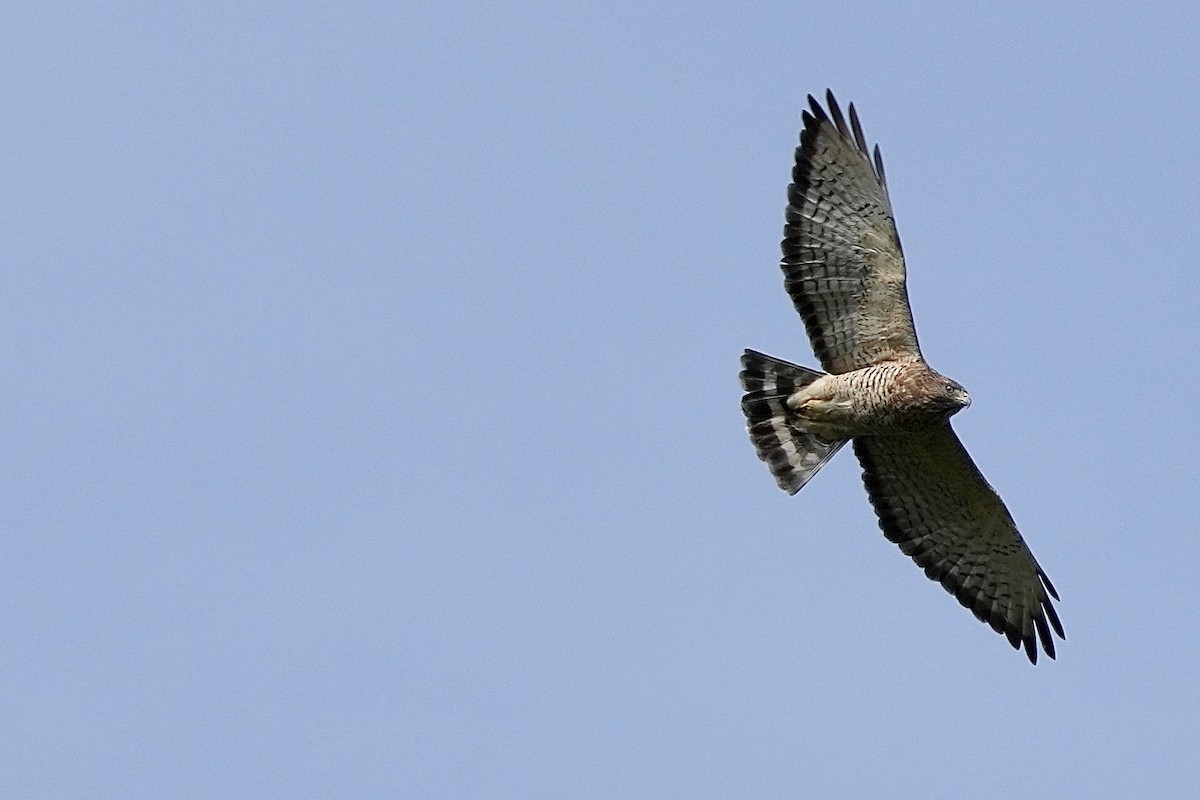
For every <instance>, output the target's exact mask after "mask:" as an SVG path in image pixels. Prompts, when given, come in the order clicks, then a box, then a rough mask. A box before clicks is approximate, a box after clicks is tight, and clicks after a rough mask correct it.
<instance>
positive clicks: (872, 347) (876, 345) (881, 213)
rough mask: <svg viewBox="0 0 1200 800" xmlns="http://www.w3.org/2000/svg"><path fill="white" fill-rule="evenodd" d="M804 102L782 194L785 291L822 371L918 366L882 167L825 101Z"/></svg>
mask: <svg viewBox="0 0 1200 800" xmlns="http://www.w3.org/2000/svg"><path fill="white" fill-rule="evenodd" d="M825 99H826V101H827V103H828V105H829V113H828V114H827V113H826V112H825V109H823V108H822V107H821V105H820V103H818V102H817V101H816V100H814V99H813V97H812V96H811V95H809V98H808V103H809V106H811V112H809V111H805V112H804V115H803V119H804V131H803V132H802V133H801V134H800V146H799V147H798V148H796V166H795V168H794V169H793V170H792V185H791V186H790V187H789V188H788V208H787V225H786V227H785V228H784V239H783V262H782V264H781V266H782V267H783V272H784V275H785V276H786V277H785V280H784V286H785V287H786V288H787V291H788V294H789V295H791V297H792V302H793V303H794V304H795V306H796V310H797V311H799V312H800V316H801V317H803V319H804V326H805V328H806V329H807V330H808V338H809V339H810V340H811V341H812V346H813V350H814V351H816V354H817V358H819V359H820V360H821V364H822V365H823V366H824V367H825V369H826V371H828V372H832V373H841V372H849V371H851V370H855V369H861V368H863V367H869V366H871V365H873V364H879V363H883V362H887V361H907V360H914V359H919V358H920V357H921V351H920V349H919V348H918V346H917V334H916V331H915V330H914V328H913V321H912V312H911V311H910V309H909V305H908V292H907V290H906V289H905V286H904V255H903V253H902V252H901V250H900V237H899V235H898V234H897V233H896V222H895V219H894V218H893V216H892V204H891V201H890V200H888V194H887V183H886V181H885V179H884V175H883V159H882V158H881V157H880V155H879V147H878V146H876V147H875V157H874V161H872V159H871V156H870V155H868V152H867V140H866V138H865V137H864V136H863V132H862V126H861V125H860V124H859V121H858V113H857V112H856V111H855V110H854V106H853V105H851V106H850V125H849V126H847V124H846V120H845V118H844V117H843V116H842V111H841V109H840V108H838V105H837V101H836V100H834V97H833V93H832V92H827V93H826V95H825Z"/></svg>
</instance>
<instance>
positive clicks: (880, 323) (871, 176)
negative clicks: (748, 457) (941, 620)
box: [741, 92, 1066, 664]
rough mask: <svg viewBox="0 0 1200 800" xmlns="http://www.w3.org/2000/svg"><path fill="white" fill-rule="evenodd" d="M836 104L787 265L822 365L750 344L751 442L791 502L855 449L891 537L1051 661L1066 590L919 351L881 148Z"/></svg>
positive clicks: (788, 242) (814, 133)
mask: <svg viewBox="0 0 1200 800" xmlns="http://www.w3.org/2000/svg"><path fill="white" fill-rule="evenodd" d="M825 99H826V106H827V109H826V108H822V106H821V104H820V103H819V102H818V101H816V100H815V99H813V97H812V96H811V95H810V96H809V98H808V103H809V107H810V110H808V111H805V112H804V114H803V121H804V131H803V132H802V133H801V134H800V146H799V147H798V148H796V164H795V168H794V169H793V170H792V184H791V186H790V187H789V188H788V206H787V224H786V226H785V228H784V239H783V262H782V264H781V266H782V268H783V273H784V276H785V279H784V287H785V288H786V289H787V292H788V294H789V295H790V296H791V298H792V302H793V304H794V305H795V307H796V310H797V311H798V312H799V313H800V316H801V317H802V318H803V320H804V326H805V328H806V330H807V331H808V338H809V340H810V341H811V342H812V347H813V350H814V351H815V352H816V356H817V358H818V359H819V360H820V362H821V365H822V366H823V367H824V368H825V370H826V371H825V372H823V373H822V372H818V371H815V370H811V369H808V368H806V367H802V366H799V365H797V364H792V363H789V362H787V361H780V360H779V359H777V358H772V357H771V356H768V355H764V354H762V353H758V352H755V351H753V350H747V351H746V352H745V354H744V355H743V356H742V367H743V369H742V373H741V381H742V387H743V388H744V389H745V391H746V393H745V395H744V396H743V398H742V411H743V412H744V413H745V415H746V420H747V425H748V427H749V433H750V439H751V440H752V441H753V443H754V446H755V449H756V450H757V451H758V455H759V458H761V459H762V460H763V461H765V462H766V463H767V466H768V467H769V468H770V470H771V473H772V474H773V475H774V476H775V480H776V481H777V482H778V483H779V486H780V487H781V488H782V489H784V490H785V491H787V492H788V493H789V494H795V493H796V492H798V491H800V489H801V487H803V486H804V484H806V483H807V482H808V481H809V479H811V478H812V477H813V475H814V474H816V472H817V470H819V469H820V468H821V467H822V465H824V464H825V463H826V462H827V461H828V460H829V459H830V458H832V457H833V455H834V454H835V453H836V452H837V451H838V450H839V449H840V448H841V447H842V445H844V444H845V443H846V442H847V441H851V442H853V443H854V454H855V455H856V456H858V460H859V462H860V463H861V464H862V469H863V482H864V483H865V484H866V488H867V495H868V496H869V498H870V500H871V505H872V506H874V508H875V513H876V515H877V516H878V517H879V526H880V527H881V528H882V529H883V533H884V535H885V536H886V537H887V538H888V539H890V540H891V541H893V542H895V543H896V544H898V545H899V546H900V549H901V551H903V552H904V554H905V555H908V556H910V557H912V559H913V560H914V561H915V562H916V563H917V564H918V565H919V566H921V567H923V568H924V569H925V574H926V575H928V576H929V577H930V578H931V579H933V580H935V581H938V582H939V583H941V584H942V586H944V587H945V588H946V590H947V591H949V592H950V593H951V594H953V595H954V596H955V597H956V598H958V600H959V602H960V603H962V604H963V605H964V606H966V607H967V608H969V609H970V610H971V611H972V612H974V614H975V616H976V617H978V618H979V619H980V620H981V621H983V622H985V623H987V624H988V625H990V626H991V627H992V628H993V629H994V630H995V631H996V632H998V633H1000V634H1002V635H1004V636H1005V637H1007V639H1008V641H1009V643H1010V644H1012V646H1013V647H1014V648H1018V649H1019V648H1021V647H1022V646H1023V647H1024V649H1025V653H1026V655H1027V656H1028V658H1029V660H1030V661H1031V662H1032V663H1034V664H1036V663H1037V657H1038V643H1039V642H1040V643H1041V647H1042V649H1043V650H1044V651H1045V653H1046V655H1048V656H1049V657H1050V658H1054V639H1053V637H1052V636H1051V630H1053V631H1054V633H1055V634H1057V635H1058V637H1059V638H1060V639H1065V638H1066V637H1065V636H1064V634H1063V627H1062V623H1061V622H1059V619H1058V614H1057V612H1056V611H1055V609H1054V606H1053V605H1052V604H1051V598H1053V599H1055V600H1057V599H1058V593H1057V592H1055V590H1054V586H1053V585H1052V584H1051V583H1050V579H1049V578H1048V577H1046V573H1045V572H1044V571H1042V568H1041V567H1040V566H1039V565H1038V562H1037V560H1036V559H1035V558H1034V557H1033V553H1031V552H1030V551H1029V548H1028V547H1027V546H1026V545H1025V541H1024V540H1023V539H1022V538H1021V534H1020V533H1018V532H1017V526H1016V524H1015V523H1014V522H1013V518H1012V516H1011V515H1010V514H1009V513H1008V509H1007V508H1005V506H1004V503H1003V502H1002V501H1001V500H1000V496H999V495H998V494H996V491H995V490H994V489H992V487H991V486H989V485H988V483H987V481H986V480H984V477H983V475H982V474H980V472H979V470H978V469H977V468H976V467H975V464H974V462H972V461H971V457H970V456H969V455H967V451H966V449H964V448H963V446H962V444H961V443H960V442H959V440H958V436H956V435H955V433H954V430H953V428H951V427H950V417H952V416H953V415H954V414H956V413H958V412H959V411H961V410H962V409H964V408H966V407H967V406H968V405H970V402H971V400H970V397H969V396H968V395H967V392H966V391H965V390H964V389H963V387H962V386H960V385H959V384H957V383H955V382H954V381H952V380H950V379H949V378H946V377H944V376H942V375H939V374H938V373H937V372H935V371H934V370H933V369H932V368H931V367H930V366H929V365H928V364H927V363H926V362H925V359H924V357H923V356H922V355H921V349H920V347H918V345H917V334H916V331H915V329H914V328H913V320H912V312H911V310H910V308H909V304H908V292H907V290H906V289H905V267H904V255H903V253H902V251H901V249H900V238H899V235H898V234H897V232H896V223H895V219H894V217H893V215H892V205H891V202H890V201H889V199H888V193H887V180H886V178H885V177H884V172H883V159H882V158H881V157H880V154H879V147H878V146H876V147H875V150H874V154H873V156H872V154H871V153H870V152H869V151H868V148H867V141H866V138H865V137H864V136H863V131H862V125H861V124H860V123H859V120H858V114H857V112H856V111H855V110H854V106H853V105H851V106H850V107H849V124H847V122H846V117H845V116H843V114H842V111H841V109H840V108H839V107H838V104H837V101H836V100H835V99H834V96H833V93H832V92H826V95H825Z"/></svg>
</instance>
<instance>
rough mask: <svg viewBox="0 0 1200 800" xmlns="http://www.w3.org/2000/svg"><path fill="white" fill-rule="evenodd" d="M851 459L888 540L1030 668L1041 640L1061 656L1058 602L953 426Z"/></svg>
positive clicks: (865, 446) (872, 447) (858, 449)
mask: <svg viewBox="0 0 1200 800" xmlns="http://www.w3.org/2000/svg"><path fill="white" fill-rule="evenodd" d="M854 453H855V455H857V456H858V460H859V461H860V462H861V463H862V467H863V482H864V483H865V484H866V485H867V493H868V494H869V495H870V497H871V504H872V505H873V506H875V513H876V514H877V515H878V516H879V526H880V527H881V528H883V533H884V535H885V536H887V538H888V539H890V540H891V541H893V542H895V543H896V544H898V545H900V549H901V550H903V551H904V553H905V554H906V555H909V556H911V557H912V559H913V560H914V561H916V562H917V564H918V565H919V566H921V567H924V568H925V574H926V575H928V576H929V577H930V578H932V579H933V580H935V581H939V582H940V583H941V584H942V586H944V587H946V590H947V591H948V592H950V593H951V594H953V595H954V596H955V597H957V598H958V601H959V602H960V603H962V604H963V605H964V606H966V607H967V608H969V609H971V611H973V612H974V613H975V616H976V617H978V618H979V619H980V620H981V621H983V622H986V623H987V624H989V625H991V626H992V628H994V629H995V630H996V632H997V633H1001V634H1004V635H1005V636H1007V637H1008V641H1009V642H1010V643H1011V644H1012V646H1013V647H1021V646H1022V645H1024V647H1025V653H1026V655H1028V656H1029V660H1030V661H1032V662H1033V663H1035V664H1036V663H1037V643H1038V639H1040V640H1041V645H1042V649H1044V650H1045V651H1046V655H1048V656H1050V657H1051V658H1054V640H1053V639H1052V638H1051V636H1050V629H1051V628H1053V629H1054V632H1055V633H1056V634H1058V636H1059V638H1060V639H1062V638H1066V637H1065V636H1064V634H1063V628H1062V623H1061V622H1059V619H1058V613H1057V612H1056V611H1055V610H1054V606H1053V605H1051V603H1050V598H1051V597H1053V598H1054V599H1055V600H1057V599H1058V594H1057V593H1056V592H1055V591H1054V586H1053V585H1051V583H1050V579H1049V578H1047V577H1046V573H1044V572H1043V571H1042V568H1041V567H1040V566H1038V563H1037V560H1036V559H1034V557H1033V553H1031V552H1029V548H1028V547H1026V545H1025V541H1024V540H1023V539H1022V538H1021V534H1020V533H1018V532H1017V526H1016V524H1015V523H1014V522H1013V519H1012V516H1011V515H1010V514H1009V513H1008V509H1006V508H1005V507H1004V503H1003V502H1002V501H1001V500H1000V496H999V495H997V494H996V491H995V490H994V489H992V487H991V486H989V485H988V483H987V481H986V480H984V478H983V475H982V474H980V472H979V470H978V469H977V468H976V466H975V464H974V462H972V461H971V457H970V456H969V455H968V454H967V451H966V449H965V448H964V447H963V446H962V443H961V442H960V441H959V440H958V436H956V435H955V433H954V430H953V429H952V428H951V427H950V425H949V423H947V424H946V425H944V426H942V427H941V428H938V429H936V430H933V431H930V432H928V433H922V434H912V435H905V436H863V437H860V438H858V439H855V440H854ZM1047 623H1049V624H1047Z"/></svg>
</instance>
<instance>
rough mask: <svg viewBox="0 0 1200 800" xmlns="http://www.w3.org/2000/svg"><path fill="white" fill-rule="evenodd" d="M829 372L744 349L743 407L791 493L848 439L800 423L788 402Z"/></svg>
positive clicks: (757, 444)
mask: <svg viewBox="0 0 1200 800" xmlns="http://www.w3.org/2000/svg"><path fill="white" fill-rule="evenodd" d="M822 374H824V373H821V372H817V371H816V370H812V369H808V368H807V367H802V366H800V365H799V364H792V363H790V362H787V361H781V360H779V359H778V358H772V357H771V356H768V355H764V354H763V353H758V352H755V351H754V350H747V351H746V352H745V353H744V354H742V372H741V376H740V377H741V379H742V388H743V389H745V390H746V394H745V395H743V396H742V413H744V414H745V415H746V424H747V426H748V427H749V432H750V441H752V442H754V449H755V450H757V451H758V457H759V458H761V459H762V460H763V461H765V462H767V466H768V467H769V468H770V469H771V474H772V475H774V476H775V482H776V483H778V484H779V488H781V489H783V490H784V491H785V492H787V493H788V494H795V493H796V492H798V491H800V489H801V488H802V487H803V486H804V484H806V483H808V481H809V479H810V478H812V476H813V475H816V474H817V470H819V469H820V468H821V467H823V466H824V465H825V462H826V461H828V460H829V459H831V458H833V454H834V453H836V452H837V451H838V449H839V448H841V446H842V445H844V444H845V443H846V440H845V439H838V440H836V441H833V442H827V441H825V440H824V439H821V438H819V437H817V436H814V435H812V434H811V433H806V432H805V431H802V430H800V428H798V427H797V426H796V422H797V417H796V414H795V412H793V411H792V410H791V409H790V408H788V407H787V399H788V397H789V396H790V395H792V394H794V393H795V392H798V391H799V390H801V389H803V388H804V387H805V386H808V385H809V384H810V383H812V382H813V381H815V380H816V379H817V378H819V377H821V375H822Z"/></svg>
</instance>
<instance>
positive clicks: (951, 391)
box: [942, 378, 971, 414]
mask: <svg viewBox="0 0 1200 800" xmlns="http://www.w3.org/2000/svg"><path fill="white" fill-rule="evenodd" d="M942 392H943V396H944V397H945V399H946V403H947V404H948V405H949V406H950V407H951V409H952V410H951V412H950V413H951V414H955V413H957V412H959V411H962V410H963V409H964V408H966V407H967V406H969V405H971V395H969V394H967V390H966V389H964V388H963V387H962V384H960V383H959V382H958V381H952V380H950V379H949V378H942Z"/></svg>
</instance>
